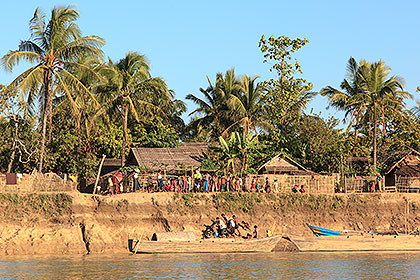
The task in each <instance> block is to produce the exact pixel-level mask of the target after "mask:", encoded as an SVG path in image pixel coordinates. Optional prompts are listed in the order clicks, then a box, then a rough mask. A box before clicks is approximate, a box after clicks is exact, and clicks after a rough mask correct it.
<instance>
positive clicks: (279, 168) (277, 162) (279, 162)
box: [257, 153, 317, 175]
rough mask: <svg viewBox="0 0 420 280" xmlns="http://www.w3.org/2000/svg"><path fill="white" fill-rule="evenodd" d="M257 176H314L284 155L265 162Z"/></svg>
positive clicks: (313, 173) (311, 172)
mask: <svg viewBox="0 0 420 280" xmlns="http://www.w3.org/2000/svg"><path fill="white" fill-rule="evenodd" d="M257 171H258V173H259V174H288V175H315V174H317V173H315V172H313V171H310V170H308V169H306V168H305V167H303V166H302V165H300V164H299V163H297V162H296V161H294V160H293V159H291V158H290V157H288V156H286V155H284V154H281V153H280V154H278V155H276V156H275V157H273V158H272V159H271V160H269V161H267V162H266V163H264V164H263V165H261V167H260V168H258V170H257Z"/></svg>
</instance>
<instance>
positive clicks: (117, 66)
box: [0, 6, 420, 178]
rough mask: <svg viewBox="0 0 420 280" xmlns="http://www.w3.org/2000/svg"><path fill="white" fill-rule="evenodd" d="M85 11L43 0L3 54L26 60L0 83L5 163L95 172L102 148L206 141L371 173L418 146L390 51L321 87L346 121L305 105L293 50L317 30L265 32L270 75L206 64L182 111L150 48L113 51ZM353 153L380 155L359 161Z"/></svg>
mask: <svg viewBox="0 0 420 280" xmlns="http://www.w3.org/2000/svg"><path fill="white" fill-rule="evenodd" d="M78 17H79V12H78V11H77V10H76V9H75V8H73V7H72V6H68V7H54V8H53V9H52V11H51V14H50V16H49V17H48V18H47V17H46V16H45V14H44V12H43V11H42V10H40V9H37V10H36V11H35V13H34V16H33V17H32V19H31V20H30V22H29V23H30V25H29V26H30V40H24V41H22V42H21V43H20V44H19V46H18V49H17V50H12V51H9V52H8V53H7V54H4V55H3V57H2V58H1V63H2V66H3V68H4V69H5V70H6V71H12V70H14V69H15V66H17V65H18V64H20V63H21V62H22V61H26V62H28V63H29V65H30V66H28V68H27V69H26V70H25V71H23V72H22V73H20V74H18V75H17V76H16V78H15V79H14V80H13V81H12V82H11V83H10V84H8V85H1V86H0V109H1V110H0V136H1V137H0V171H1V172H11V171H12V172H31V171H33V170H34V169H35V168H36V169H37V170H38V171H42V172H50V171H51V172H56V173H73V174H77V175H79V176H80V177H82V178H92V177H94V176H95V173H96V169H97V166H98V164H99V160H100V158H102V156H103V155H106V157H108V158H119V159H121V163H122V165H124V163H125V162H126V156H127V152H128V150H129V147H132V146H137V147H176V146H177V145H178V144H179V143H180V142H208V143H210V144H211V147H212V149H211V150H212V152H211V154H210V158H209V159H206V160H205V161H204V162H203V166H202V167H203V168H204V169H205V168H210V169H220V170H222V171H223V172H227V171H230V172H234V173H240V172H241V173H253V172H255V170H256V169H257V168H258V167H259V166H260V165H261V164H262V163H264V162H265V161H266V160H268V159H270V158H271V157H273V156H275V155H277V154H279V153H283V154H286V155H288V156H291V157H293V158H294V159H295V160H296V161H298V162H299V163H301V164H302V165H304V166H305V167H308V168H310V169H311V170H313V171H316V172H320V173H338V172H343V171H346V172H357V173H362V174H370V173H376V172H382V171H383V170H384V162H385V161H386V158H387V155H389V154H391V153H393V152H397V151H401V150H404V149H415V150H418V149H420V140H419V139H420V137H419V135H420V114H419V112H420V109H419V107H417V108H412V109H410V108H407V105H406V101H407V100H408V99H410V98H412V95H411V94H410V93H408V92H407V91H406V89H405V85H404V80H403V79H402V78H401V77H399V76H398V75H395V74H392V73H391V68H390V66H388V65H387V64H386V63H385V62H384V61H382V60H379V61H375V62H369V61H366V60H364V59H361V60H360V61H356V59H354V58H352V57H350V59H349V61H348V64H347V68H346V70H347V74H346V77H345V78H344V80H343V82H342V83H341V84H340V85H339V86H338V87H337V86H334V85H326V86H325V87H323V88H322V89H321V90H320V92H319V93H320V95H322V96H325V97H327V98H328V101H329V105H330V106H331V107H333V108H335V109H337V110H341V111H343V112H344V115H345V117H344V120H343V121H346V124H347V127H346V128H342V126H341V125H340V121H341V120H339V119H336V118H333V117H329V118H323V117H322V116H321V115H319V114H314V113H313V112H312V111H308V105H309V103H310V102H311V100H313V98H314V97H315V96H316V95H317V94H318V93H317V92H315V91H314V90H313V88H312V87H313V86H312V84H311V83H310V82H309V81H307V80H306V79H305V78H304V74H303V70H302V67H301V65H300V63H299V62H298V61H297V60H296V59H295V53H296V52H298V51H299V50H300V49H301V48H303V47H306V45H307V44H309V40H307V39H306V38H303V39H300V38H296V39H291V38H288V37H287V36H279V37H275V36H271V37H269V38H266V37H265V36H262V37H261V39H260V41H259V48H260V50H261V54H262V61H263V62H264V63H267V65H269V66H268V67H269V69H270V71H271V72H272V73H273V77H272V78H270V79H267V80H262V79H261V78H260V77H258V76H254V75H248V74H246V73H245V74H237V73H236V72H235V69H234V68H231V69H228V70H227V71H224V72H219V73H216V74H215V76H212V75H209V76H207V85H203V87H202V88H199V89H197V92H191V93H189V94H188V95H187V96H186V99H187V100H190V101H191V102H192V103H193V104H194V105H195V108H192V109H191V110H190V112H191V113H190V114H189V115H188V116H187V117H186V116H184V115H183V114H184V113H185V112H186V111H187V108H186V103H185V102H184V101H183V100H179V99H176V93H175V92H174V91H173V90H171V89H170V85H169V84H167V83H166V82H165V80H164V78H163V77H153V76H152V74H151V72H150V67H151V64H150V62H149V61H148V59H147V57H146V56H145V55H144V54H141V53H140V52H138V51H134V50H127V52H126V55H125V56H124V57H122V58H120V59H118V60H115V61H113V60H111V59H108V60H107V61H106V60H105V59H104V57H105V54H104V53H103V51H102V46H103V45H104V44H105V40H104V39H102V38H100V37H98V36H94V35H89V36H84V35H82V32H81V30H80V28H79V27H78V25H77V19H78ZM25 65H26V64H25ZM343 67H344V65H343ZM221 70H223V69H221ZM186 118H189V120H188V122H187V123H184V120H185V119H186ZM352 157H357V158H366V159H368V161H369V162H371V163H372V164H370V165H369V166H368V167H367V168H364V169H360V168H358V167H355V166H352V164H351V163H350V161H349V160H348V159H349V158H352Z"/></svg>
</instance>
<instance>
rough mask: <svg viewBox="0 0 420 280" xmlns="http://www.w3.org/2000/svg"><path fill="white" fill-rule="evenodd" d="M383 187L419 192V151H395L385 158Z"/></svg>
mask: <svg viewBox="0 0 420 280" xmlns="http://www.w3.org/2000/svg"><path fill="white" fill-rule="evenodd" d="M386 165H387V166H388V168H387V169H386V170H385V189H386V190H387V189H392V188H394V189H395V190H396V191H398V192H420V153H419V152H417V151H415V150H410V151H403V152H396V153H393V154H392V155H390V157H389V158H388V159H387V160H386Z"/></svg>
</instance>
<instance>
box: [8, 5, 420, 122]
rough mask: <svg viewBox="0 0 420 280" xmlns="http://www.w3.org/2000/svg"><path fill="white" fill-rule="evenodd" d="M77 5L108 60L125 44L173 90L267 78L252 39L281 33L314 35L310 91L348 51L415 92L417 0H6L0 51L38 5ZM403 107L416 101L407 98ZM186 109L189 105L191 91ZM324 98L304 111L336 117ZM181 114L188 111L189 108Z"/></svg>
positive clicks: (305, 60)
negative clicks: (219, 79) (231, 75)
mask: <svg viewBox="0 0 420 280" xmlns="http://www.w3.org/2000/svg"><path fill="white" fill-rule="evenodd" d="M69 4H71V5H73V6H75V7H76V8H77V9H78V10H79V12H80V19H79V20H78V21H77V23H78V25H79V27H80V28H81V30H82V32H83V35H97V36H100V37H102V38H104V39H105V40H106V42H107V43H106V45H105V47H104V48H103V50H104V52H105V55H106V56H107V57H109V58H111V59H112V60H113V61H117V60H119V59H121V58H123V57H124V56H125V54H126V53H127V52H128V51H137V52H139V53H141V54H145V55H146V56H147V58H148V60H149V62H150V64H151V67H152V68H151V73H152V75H153V76H159V77H162V78H163V79H165V80H166V82H167V84H168V86H169V88H171V89H173V90H174V91H175V94H176V98H177V99H181V100H183V101H187V100H185V96H186V95H187V94H189V93H193V94H195V95H198V96H199V95H200V92H199V88H200V87H203V88H205V87H207V85H208V82H207V78H206V77H207V76H209V78H210V80H211V81H214V80H215V76H216V73H218V72H222V73H224V72H226V71H227V70H229V69H231V68H235V73H236V74H237V75H243V74H247V75H251V76H252V75H254V76H260V79H259V80H260V81H263V80H266V79H270V78H273V77H274V76H273V73H271V72H270V71H269V67H270V65H268V64H264V63H263V56H262V53H261V52H260V50H259V48H258V42H259V40H260V38H261V36H262V35H263V34H264V35H265V36H266V37H269V36H271V35H274V36H276V37H278V36H281V35H285V36H288V37H290V38H304V37H306V38H307V39H308V40H309V41H310V42H309V44H307V45H306V46H305V47H303V48H302V49H301V50H299V51H298V53H296V58H297V59H298V60H299V62H300V64H301V66H302V70H303V72H304V74H303V78H305V79H306V80H308V81H310V82H312V83H313V85H314V88H313V91H319V90H320V89H321V88H323V87H325V86H327V85H331V86H334V87H337V88H338V87H339V85H340V83H341V81H342V80H343V79H344V77H345V68H346V63H347V61H348V59H349V58H350V56H353V57H354V58H355V59H356V60H357V61H359V60H360V59H366V60H368V61H371V62H374V61H377V60H379V59H382V60H383V61H385V63H386V64H387V65H389V66H390V67H391V68H392V74H397V75H399V76H401V77H403V78H404V79H405V82H406V89H407V90H408V91H409V92H410V93H412V94H413V95H414V96H415V100H417V99H419V98H420V95H419V93H416V92H415V90H416V87H417V86H419V85H420V75H419V71H418V67H419V66H420V48H419V46H420V36H419V33H420V31H419V30H420V28H419V27H420V17H419V16H418V11H419V10H420V1H414V0H413V1H388V0H382V1H376V0H375V1H367V0H363V1H359V0H354V1H322V0H320V1H279V0H277V1H246V0H242V1H234V0H231V1H219V0H212V1H197V0H196V1H182V0H178V1H159V0H154V1H142V0H138V1H134V0H133V1H124V0H120V1H107V0H102V1H97V0H89V1H86V0H85V1H77V0H75V1H47V0H38V1H29V0H23V1H2V9H1V11H0V26H1V28H0V32H1V37H0V38H2V39H1V41H0V42H1V43H0V55H3V54H6V53H7V52H8V51H9V50H15V49H17V47H18V44H19V42H20V40H26V39H29V28H28V23H29V20H30V19H31V17H32V15H33V13H34V11H35V9H36V8H37V7H40V8H42V9H43V10H44V11H45V12H46V14H47V16H48V17H49V14H50V11H51V9H52V8H53V7H54V6H55V5H61V6H63V5H69ZM24 67H25V66H24V65H22V66H20V67H17V68H16V69H15V71H14V72H13V73H7V72H5V71H4V70H2V69H1V70H0V84H8V83H10V82H11V81H12V79H13V78H14V77H16V76H17V75H18V74H19V73H20V72H21V71H23V70H24V69H25V68H24ZM407 104H408V107H409V108H411V107H413V106H414V105H415V101H414V100H411V101H408V102H407ZM187 106H188V112H191V111H192V110H193V109H194V108H195V106H194V104H193V103H191V102H189V101H187ZM327 106H328V100H327V99H326V98H325V97H321V96H317V97H316V98H315V99H314V100H313V101H312V102H311V103H310V104H309V107H308V109H307V111H308V112H309V111H311V110H313V112H314V113H321V115H322V116H323V117H328V116H334V117H336V118H340V119H342V117H343V114H342V113H341V112H337V111H336V110H335V109H332V108H330V109H328V110H327ZM184 119H185V120H188V116H187V114H185V115H184Z"/></svg>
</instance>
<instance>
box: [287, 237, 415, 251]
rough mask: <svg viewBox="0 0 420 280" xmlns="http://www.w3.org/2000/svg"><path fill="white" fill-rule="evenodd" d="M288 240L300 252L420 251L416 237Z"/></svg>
mask: <svg viewBox="0 0 420 280" xmlns="http://www.w3.org/2000/svg"><path fill="white" fill-rule="evenodd" d="M290 240H291V241H292V242H293V243H294V244H295V245H296V246H297V247H298V249H299V250H300V251H420V237H419V236H418V235H376V234H365V235H339V236H320V237H312V236H311V237H306V236H305V237H303V236H294V237H290Z"/></svg>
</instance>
